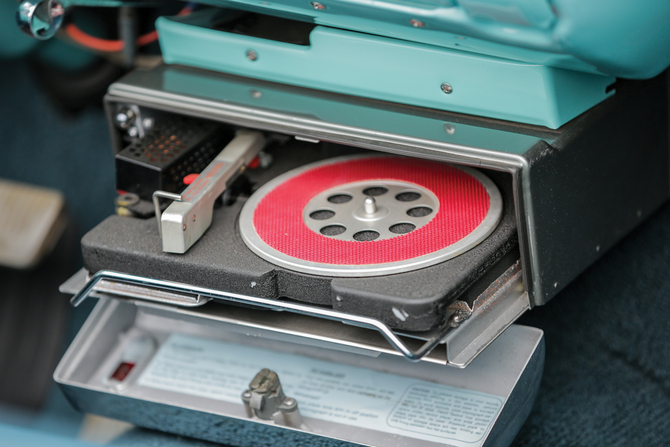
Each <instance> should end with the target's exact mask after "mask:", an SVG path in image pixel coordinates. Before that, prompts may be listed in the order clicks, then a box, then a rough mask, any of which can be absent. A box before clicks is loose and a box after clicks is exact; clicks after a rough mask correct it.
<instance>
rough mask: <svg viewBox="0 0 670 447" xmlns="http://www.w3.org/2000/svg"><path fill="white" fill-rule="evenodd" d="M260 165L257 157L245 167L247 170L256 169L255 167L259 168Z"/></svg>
mask: <svg viewBox="0 0 670 447" xmlns="http://www.w3.org/2000/svg"><path fill="white" fill-rule="evenodd" d="M260 164H261V159H260V158H259V157H258V156H256V157H254V159H253V160H251V161H250V162H249V164H248V165H247V167H248V168H249V169H256V168H257V167H259V166H260Z"/></svg>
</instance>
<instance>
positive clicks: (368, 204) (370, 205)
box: [363, 196, 377, 214]
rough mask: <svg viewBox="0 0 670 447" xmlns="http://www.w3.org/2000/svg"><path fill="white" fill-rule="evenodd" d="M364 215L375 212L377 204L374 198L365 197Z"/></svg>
mask: <svg viewBox="0 0 670 447" xmlns="http://www.w3.org/2000/svg"><path fill="white" fill-rule="evenodd" d="M363 209H364V210H365V214H374V213H376V212H377V202H376V201H375V198H374V197H370V196H367V197H366V198H365V201H364V202H363Z"/></svg>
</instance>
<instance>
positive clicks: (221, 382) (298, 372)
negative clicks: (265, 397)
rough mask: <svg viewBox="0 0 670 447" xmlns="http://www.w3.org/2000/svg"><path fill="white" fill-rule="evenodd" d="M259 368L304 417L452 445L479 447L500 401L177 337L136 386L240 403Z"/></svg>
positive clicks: (389, 376)
mask: <svg viewBox="0 0 670 447" xmlns="http://www.w3.org/2000/svg"><path fill="white" fill-rule="evenodd" d="M263 368H269V369H271V370H273V371H275V372H276V373H277V374H278V375H279V379H280V381H281V383H282V387H283V389H284V392H285V393H286V395H287V396H289V397H293V398H295V399H297V401H298V405H299V408H300V413H301V414H302V415H303V416H304V417H305V418H313V419H320V420H323V421H328V422H335V423H341V424H345V425H350V426H355V427H360V428H365V429H370V430H376V431H381V432H385V433H391V434H396V435H401V436H406V437H410V438H414V439H422V440H425V441H431V442H437V443H441V444H449V445H453V446H456V447H475V446H480V445H482V444H483V442H484V439H485V435H486V434H487V433H488V431H489V430H490V428H491V425H492V423H493V421H494V420H495V418H496V416H497V415H498V413H499V412H500V410H501V409H502V404H503V399H502V398H501V397H498V396H494V395H490V394H484V393H480V392H475V391H469V390H463V389H460V388H453V387H449V386H446V385H440V384H435V383H432V382H427V381H423V380H417V379H412V378H409V377H403V376H398V375H394V374H386V373H381V372H377V371H373V370H369V369H365V368H358V367H353V366H347V365H341V364H337V363H332V362H327V361H323V360H316V359H312V358H309V357H304V356H300V355H294V354H286V353H281V352H275V351H271V350H266V349H260V348H253V347H248V346H242V345H237V344H234V343H228V342H221V341H215V340H208V339H203V338H198V337H191V336H186V335H180V334H173V335H171V336H170V337H169V338H168V340H167V341H166V342H165V343H163V345H162V346H161V348H160V349H159V350H158V352H157V353H156V355H155V356H154V358H153V359H152V360H151V362H150V364H149V365H148V366H147V368H146V369H145V370H144V372H143V373H142V375H141V376H140V378H139V381H138V383H139V385H141V386H145V387H150V388H155V389H160V390H165V391H172V392H177V393H182V394H189V395H193V396H200V397H205V398H208V399H216V400H221V401H226V402H231V403H239V404H240V405H241V404H242V400H241V394H242V392H243V391H244V390H246V389H247V388H248V385H249V382H250V381H251V379H253V377H254V376H255V375H256V373H258V372H259V371H260V370H261V369H263Z"/></svg>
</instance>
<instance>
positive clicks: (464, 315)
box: [449, 310, 470, 327]
mask: <svg viewBox="0 0 670 447" xmlns="http://www.w3.org/2000/svg"><path fill="white" fill-rule="evenodd" d="M468 318H470V314H469V313H468V312H466V311H464V310H457V311H456V312H454V313H453V314H452V315H451V317H450V318H449V326H451V327H458V326H460V325H461V323H462V322H464V321H465V320H467V319H468Z"/></svg>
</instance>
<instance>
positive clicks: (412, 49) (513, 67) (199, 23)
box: [157, 9, 614, 129]
mask: <svg viewBox="0 0 670 447" xmlns="http://www.w3.org/2000/svg"><path fill="white" fill-rule="evenodd" d="M223 13H224V12H222V11H221V10H216V9H214V10H203V11H199V12H197V13H194V14H192V15H191V16H188V17H185V18H182V17H179V18H166V17H162V18H160V19H159V20H158V21H157V28H158V31H159V36H160V43H161V48H162V51H163V57H164V59H165V62H167V63H171V64H183V65H188V66H195V67H201V68H206V69H211V70H217V71H222V72H226V73H231V74H236V75H240V76H247V77H252V78H258V79H264V80H268V81H274V82H280V83H285V84H292V85H299V86H304V87H310V88H315V89H321V90H326V91H332V92H338V93H344V94H349V95H356V96H362V97H367V98H373V99H381V100H385V101H391V102H398V103H402V104H411V105H417V106H421V107H428V108H435V109H439V110H449V111H453V112H459V113H467V114H473V115H479V116H486V117H490V118H496V119H502V120H509V121H516V122H523V123H528V124H535V125H541V126H546V127H549V128H553V129H555V128H557V127H559V126H560V125H562V124H564V123H565V122H567V121H569V120H570V119H572V118H574V117H576V116H577V115H579V114H581V113H582V112H584V111H586V110H588V109H589V108H591V107H592V106H594V105H595V104H597V103H599V102H600V101H602V100H603V99H605V98H606V97H607V96H608V95H609V93H607V92H606V89H607V87H608V86H609V85H610V84H612V83H613V82H614V79H613V78H611V77H607V76H602V75H597V74H590V73H584V72H578V71H573V70H566V69H561V68H556V67H551V66H547V65H541V64H529V63H524V62H519V61H515V60H510V59H503V58H497V57H491V56H486V55H482V54H475V53H470V52H466V51H454V50H451V49H449V48H444V47H438V46H433V45H426V44H421V43H416V42H409V41H403V40H398V39H391V38H387V37H380V36H375V35H370V34H363V33H358V32H353V31H347V30H342V29H335V28H329V27H324V26H316V27H315V28H314V29H313V30H312V32H311V34H310V36H309V42H310V45H308V46H303V45H294V44H289V43H284V42H278V41H273V40H267V39H261V38H256V37H250V36H245V35H241V34H234V33H229V32H224V31H220V30H216V29H212V27H213V26H214V24H215V23H216V22H217V20H220V18H221V17H220V16H219V15H220V14H223ZM445 84H448V86H445ZM445 90H446V91H445Z"/></svg>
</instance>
